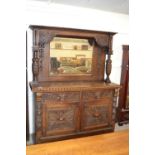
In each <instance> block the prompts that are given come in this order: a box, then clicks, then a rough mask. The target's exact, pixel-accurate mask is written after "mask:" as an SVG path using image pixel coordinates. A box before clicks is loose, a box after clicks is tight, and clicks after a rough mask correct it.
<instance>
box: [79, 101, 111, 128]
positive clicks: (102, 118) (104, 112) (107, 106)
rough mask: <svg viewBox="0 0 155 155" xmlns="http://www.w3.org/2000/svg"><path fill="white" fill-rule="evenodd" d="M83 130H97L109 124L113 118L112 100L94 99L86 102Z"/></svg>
mask: <svg viewBox="0 0 155 155" xmlns="http://www.w3.org/2000/svg"><path fill="white" fill-rule="evenodd" d="M82 115H83V116H82V117H83V120H82V130H91V129H92V130H95V129H99V128H103V127H105V126H108V125H109V124H110V122H111V119H112V102H111V101H110V100H94V101H88V102H85V103H84V109H83V114H82Z"/></svg>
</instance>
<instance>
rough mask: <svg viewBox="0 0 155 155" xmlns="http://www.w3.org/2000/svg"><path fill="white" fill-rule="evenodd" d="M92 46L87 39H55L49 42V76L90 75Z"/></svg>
mask: <svg viewBox="0 0 155 155" xmlns="http://www.w3.org/2000/svg"><path fill="white" fill-rule="evenodd" d="M92 54H93V46H92V45H91V44H90V41H89V40H88V39H81V38H66V37H55V38H54V39H53V40H52V41H51V42H50V73H49V75H50V76H53V75H80V74H91V70H92Z"/></svg>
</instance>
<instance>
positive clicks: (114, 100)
mask: <svg viewBox="0 0 155 155" xmlns="http://www.w3.org/2000/svg"><path fill="white" fill-rule="evenodd" d="M118 95H119V89H115V93H114V97H113V108H112V109H113V111H112V122H113V124H114V123H115V121H116V104H117V98H118Z"/></svg>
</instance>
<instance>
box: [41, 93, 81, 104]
mask: <svg viewBox="0 0 155 155" xmlns="http://www.w3.org/2000/svg"><path fill="white" fill-rule="evenodd" d="M42 101H43V102H44V101H52V103H54V102H80V92H56V93H44V94H43V95H42Z"/></svg>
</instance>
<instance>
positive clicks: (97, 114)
mask: <svg viewBox="0 0 155 155" xmlns="http://www.w3.org/2000/svg"><path fill="white" fill-rule="evenodd" d="M93 116H94V117H99V116H101V114H100V113H94V114H93Z"/></svg>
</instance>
